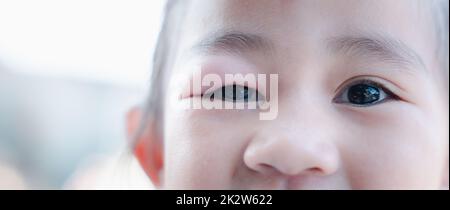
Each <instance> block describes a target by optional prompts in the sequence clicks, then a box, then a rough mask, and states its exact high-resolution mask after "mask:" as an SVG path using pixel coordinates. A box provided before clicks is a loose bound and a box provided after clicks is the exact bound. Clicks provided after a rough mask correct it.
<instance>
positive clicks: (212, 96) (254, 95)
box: [201, 84, 265, 103]
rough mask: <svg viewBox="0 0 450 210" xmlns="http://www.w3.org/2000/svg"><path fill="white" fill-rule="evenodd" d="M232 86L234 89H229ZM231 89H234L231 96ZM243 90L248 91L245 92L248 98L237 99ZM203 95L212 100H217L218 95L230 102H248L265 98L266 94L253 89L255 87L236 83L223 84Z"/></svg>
mask: <svg viewBox="0 0 450 210" xmlns="http://www.w3.org/2000/svg"><path fill="white" fill-rule="evenodd" d="M227 88H228V89H227ZM230 88H232V90H229V89H230ZM227 91H228V92H227ZM229 91H232V92H231V94H232V95H231V96H230V92H229ZM241 91H246V92H244V97H245V96H247V98H244V99H240V100H238V99H237V98H238V94H239V92H241ZM249 92H250V94H251V95H250V94H249ZM217 96H218V97H217ZM227 96H228V97H227ZM201 97H202V98H208V99H210V100H215V99H216V97H217V98H219V99H220V100H222V101H230V102H233V103H238V102H245V103H248V102H251V101H256V102H257V101H259V100H265V98H264V96H262V95H261V94H259V92H258V90H256V89H253V88H249V87H247V86H242V85H236V84H233V85H225V86H222V87H220V88H218V89H216V90H214V91H213V92H211V93H207V94H202V95H201ZM229 97H232V98H229ZM239 98H241V97H239Z"/></svg>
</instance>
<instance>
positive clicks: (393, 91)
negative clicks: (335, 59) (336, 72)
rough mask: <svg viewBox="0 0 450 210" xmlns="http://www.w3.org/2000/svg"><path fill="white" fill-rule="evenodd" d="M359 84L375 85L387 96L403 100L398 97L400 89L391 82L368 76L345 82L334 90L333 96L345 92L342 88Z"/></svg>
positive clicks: (356, 77) (352, 78)
mask: <svg viewBox="0 0 450 210" xmlns="http://www.w3.org/2000/svg"><path fill="white" fill-rule="evenodd" d="M359 83H364V84H371V85H375V86H377V87H380V88H382V89H383V90H384V91H386V93H387V94H390V95H392V96H395V97H396V98H397V99H399V100H403V98H401V97H400V96H399V95H400V94H399V92H400V90H401V88H400V87H397V86H396V85H395V84H392V82H391V81H389V80H386V79H384V78H380V77H378V76H369V75H361V76H355V77H351V78H350V79H347V80H345V81H344V82H343V83H341V84H340V85H339V86H338V87H337V88H336V89H335V90H334V94H335V95H336V94H340V93H342V91H343V90H345V89H344V88H346V87H349V86H351V85H355V84H359Z"/></svg>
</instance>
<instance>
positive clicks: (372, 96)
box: [333, 80, 396, 106]
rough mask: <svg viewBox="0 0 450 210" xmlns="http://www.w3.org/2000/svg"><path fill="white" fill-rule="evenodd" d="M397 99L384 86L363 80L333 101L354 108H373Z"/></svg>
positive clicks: (342, 92) (346, 89)
mask: <svg viewBox="0 0 450 210" xmlns="http://www.w3.org/2000/svg"><path fill="white" fill-rule="evenodd" d="M395 97H396V96H395V95H394V94H393V93H392V92H390V91H389V90H387V89H386V88H384V87H383V86H382V85H380V84H378V83H376V82H373V81H370V80H363V81H358V82H355V83H353V84H351V85H349V86H348V87H346V88H345V89H344V90H343V91H341V92H340V93H339V94H338V96H337V97H336V98H335V99H334V100H333V101H334V102H335V103H345V104H350V105H353V106H372V105H375V104H378V103H381V102H384V101H386V100H388V99H393V98H395Z"/></svg>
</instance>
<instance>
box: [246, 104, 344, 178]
mask: <svg viewBox="0 0 450 210" xmlns="http://www.w3.org/2000/svg"><path fill="white" fill-rule="evenodd" d="M302 104H303V106H299V107H295V106H291V105H288V106H285V107H284V108H283V109H284V110H281V111H280V115H279V117H278V118H277V119H276V120H273V121H271V122H267V124H266V125H265V128H263V129H261V130H260V132H259V133H258V134H257V135H255V136H254V138H253V139H252V140H251V142H250V143H249V145H248V147H247V149H246V151H245V154H244V162H245V163H246V164H247V166H248V167H250V168H251V169H253V170H256V171H259V172H261V173H265V172H266V171H268V169H271V170H276V171H277V172H279V173H282V174H284V175H288V176H293V175H299V174H306V173H312V172H314V173H315V174H322V175H326V174H330V173H333V172H334V171H335V170H337V168H338V165H339V152H338V148H337V145H336V142H335V140H334V138H335V137H334V135H333V129H332V127H331V126H329V123H327V121H328V120H327V119H326V117H324V116H321V115H323V114H325V113H323V112H320V111H317V110H316V111H314V110H313V111H308V110H311V108H313V109H314V108H317V107H314V106H313V107H310V108H306V107H305V106H307V104H309V105H308V106H312V104H311V103H302ZM325 115H326V114H325Z"/></svg>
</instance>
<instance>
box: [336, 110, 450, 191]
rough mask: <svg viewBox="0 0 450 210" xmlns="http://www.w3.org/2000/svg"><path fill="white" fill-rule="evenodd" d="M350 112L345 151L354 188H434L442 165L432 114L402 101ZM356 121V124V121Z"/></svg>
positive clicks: (439, 142)
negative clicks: (359, 111) (358, 111)
mask: <svg viewBox="0 0 450 210" xmlns="http://www.w3.org/2000/svg"><path fill="white" fill-rule="evenodd" d="M370 109H371V110H368V111H367V110H366V111H365V112H364V113H351V115H353V116H352V117H351V119H350V121H352V122H347V124H348V125H351V126H350V129H349V132H348V133H349V134H350V135H349V136H347V137H348V138H347V140H346V141H345V143H344V144H345V145H346V146H345V147H343V148H345V149H344V150H345V151H343V155H344V157H343V158H344V159H345V160H344V162H345V163H346V167H347V168H346V170H347V171H348V175H349V176H350V178H349V179H350V180H352V185H353V186H354V187H355V188H364V189H370V188H376V189H408V188H429V187H430V186H431V187H433V186H434V187H438V186H439V182H440V178H439V177H440V174H441V167H442V166H443V160H444V158H443V153H442V152H441V151H442V148H441V147H442V139H440V137H439V135H437V134H438V133H439V132H437V131H435V130H434V128H435V125H434V124H433V119H432V115H429V114H426V113H424V112H422V111H420V110H419V109H417V107H414V106H412V105H408V104H405V103H403V104H402V103H396V104H384V105H379V106H378V107H376V108H373V109H372V108H370ZM355 122H356V123H355Z"/></svg>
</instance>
